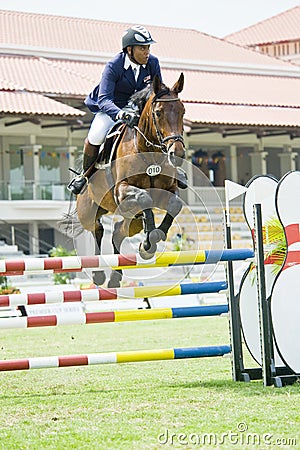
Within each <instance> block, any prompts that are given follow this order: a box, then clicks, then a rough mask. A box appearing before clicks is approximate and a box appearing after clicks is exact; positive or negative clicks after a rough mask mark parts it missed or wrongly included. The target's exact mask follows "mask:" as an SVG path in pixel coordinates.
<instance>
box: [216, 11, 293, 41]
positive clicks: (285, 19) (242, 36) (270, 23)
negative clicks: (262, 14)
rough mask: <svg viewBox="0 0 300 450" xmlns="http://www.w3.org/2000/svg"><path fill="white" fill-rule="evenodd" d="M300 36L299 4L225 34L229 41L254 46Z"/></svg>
mask: <svg viewBox="0 0 300 450" xmlns="http://www.w3.org/2000/svg"><path fill="white" fill-rule="evenodd" d="M299 38H300V6H295V7H294V8H291V9H289V10H287V11H284V12H282V13H281V14H278V15H276V16H273V17H270V18H269V19H266V20H263V21H261V22H258V23H256V24H254V25H252V26H250V27H247V28H244V29H243V30H240V31H238V32H236V33H232V34H229V35H228V36H225V38H224V39H226V40H227V41H229V42H233V43H236V44H239V45H244V46H254V45H262V44H269V43H275V42H286V41H293V40H297V39H299Z"/></svg>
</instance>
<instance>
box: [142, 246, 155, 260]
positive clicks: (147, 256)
mask: <svg viewBox="0 0 300 450" xmlns="http://www.w3.org/2000/svg"><path fill="white" fill-rule="evenodd" d="M155 248H156V246H155ZM139 254H140V257H141V258H143V259H146V260H147V259H151V258H153V256H154V255H155V252H153V253H150V252H149V250H145V248H144V243H143V242H141V243H140V246H139Z"/></svg>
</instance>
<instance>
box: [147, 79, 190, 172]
mask: <svg viewBox="0 0 300 450" xmlns="http://www.w3.org/2000/svg"><path fill="white" fill-rule="evenodd" d="M183 84H184V76H183V73H181V75H180V77H179V79H178V80H177V81H176V83H175V84H174V86H173V87H172V88H171V89H169V88H167V87H166V86H165V85H164V84H163V83H161V81H160V79H159V78H158V76H155V77H154V79H153V96H152V97H151V98H150V101H151V112H152V121H153V123H152V128H153V129H154V131H155V134H156V136H157V139H158V141H159V144H160V145H161V147H162V150H163V151H164V152H166V153H167V154H168V158H169V162H170V163H171V164H172V165H174V166H180V165H181V164H182V161H183V158H185V147H184V140H183V115H184V106H183V103H182V102H181V100H180V99H179V97H178V94H179V92H181V91H182V89H183Z"/></svg>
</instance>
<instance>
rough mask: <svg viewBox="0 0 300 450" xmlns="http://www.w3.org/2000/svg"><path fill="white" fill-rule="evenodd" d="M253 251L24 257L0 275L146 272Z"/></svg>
mask: <svg viewBox="0 0 300 450" xmlns="http://www.w3.org/2000/svg"><path fill="white" fill-rule="evenodd" d="M253 257H254V253H253V251H252V250H251V249H226V250H199V251H182V252H163V253H156V254H155V255H154V257H153V258H152V259H150V260H145V259H143V258H141V256H140V255H139V254H132V255H99V256H64V257H60V258H24V259H9V260H0V275H2V276H13V275H26V274H30V273H41V272H46V273H61V272H82V271H83V270H84V269H92V270H95V271H96V270H104V269H107V268H112V269H113V270H117V269H138V268H139V269H146V268H152V267H169V266H174V265H180V266H182V265H191V264H216V263H218V262H223V261H241V260H248V259H253Z"/></svg>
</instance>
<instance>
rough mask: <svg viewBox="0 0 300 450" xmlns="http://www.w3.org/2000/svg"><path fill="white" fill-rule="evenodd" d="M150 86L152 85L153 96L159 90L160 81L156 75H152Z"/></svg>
mask: <svg viewBox="0 0 300 450" xmlns="http://www.w3.org/2000/svg"><path fill="white" fill-rule="evenodd" d="M152 84H153V91H154V94H157V93H158V92H159V91H160V90H161V81H160V79H159V76H158V75H154V78H153V83H152Z"/></svg>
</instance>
